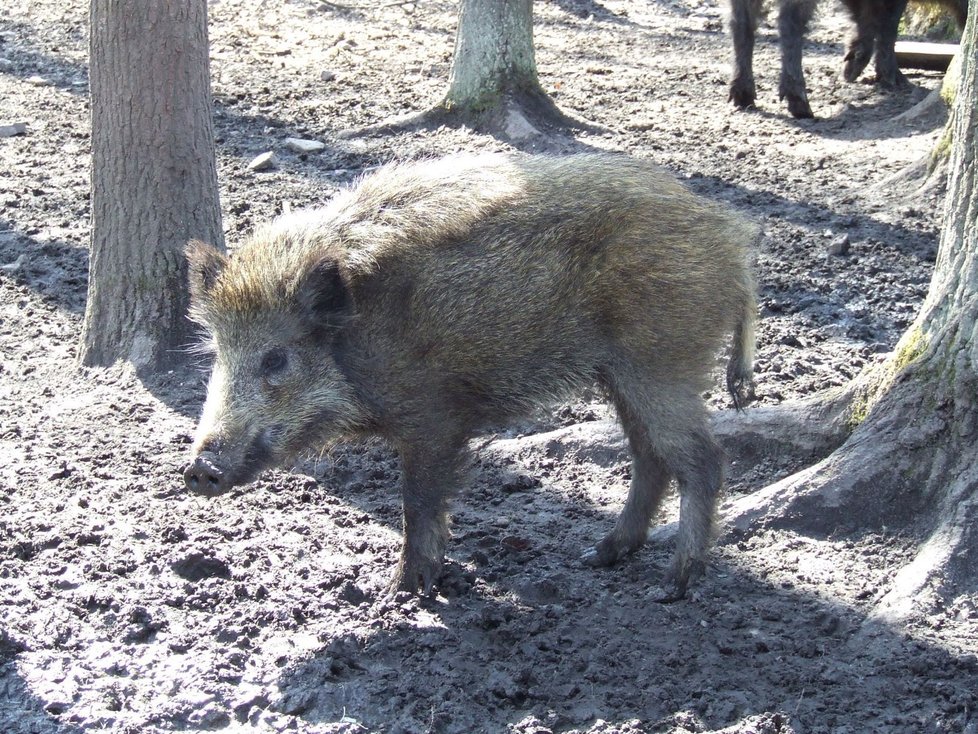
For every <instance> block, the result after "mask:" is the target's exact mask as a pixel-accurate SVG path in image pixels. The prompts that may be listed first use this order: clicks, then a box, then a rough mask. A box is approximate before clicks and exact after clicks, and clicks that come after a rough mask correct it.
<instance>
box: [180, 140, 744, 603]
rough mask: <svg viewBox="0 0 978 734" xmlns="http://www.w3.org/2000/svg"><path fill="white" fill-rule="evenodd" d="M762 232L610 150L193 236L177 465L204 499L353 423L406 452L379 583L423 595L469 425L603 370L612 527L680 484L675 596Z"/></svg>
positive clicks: (457, 164)
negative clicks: (193, 326)
mask: <svg viewBox="0 0 978 734" xmlns="http://www.w3.org/2000/svg"><path fill="white" fill-rule="evenodd" d="M754 236H755V229H754V227H753V226H752V225H750V224H748V223H746V222H745V221H743V220H742V219H741V218H740V217H738V216H736V215H734V214H732V213H731V212H729V211H727V210H725V209H724V208H722V207H720V206H717V205H715V204H713V203H710V202H708V201H706V200H704V199H702V198H700V197H698V196H695V195H693V194H691V193H690V192H688V191H687V190H686V189H685V188H684V187H683V186H681V185H680V184H679V183H677V182H676V181H675V180H674V179H673V178H672V177H671V176H669V175H667V174H666V173H664V172H662V171H661V170H659V169H658V168H656V167H654V166H652V165H649V164H648V163H644V162H641V161H638V160H634V159H632V158H629V157H626V156H620V155H610V154H582V155H572V156H566V157H549V156H532V157H509V156H503V155H486V156H454V157H448V158H443V159H439V160H427V161H421V162H416V163H409V164H401V165H391V166H387V167H384V168H382V169H380V170H378V171H376V172H375V173H373V174H372V175H370V176H367V177H366V178H364V179H362V180H361V181H360V183H359V184H358V185H356V186H355V187H353V188H352V189H350V190H347V191H344V192H342V193H340V194H339V195H337V196H336V197H335V198H334V199H333V200H332V201H331V202H330V203H329V204H328V205H327V206H325V207H324V208H321V209H315V210H310V211H304V212H298V213H292V214H288V215H284V216H282V217H279V218H278V219H276V220H275V221H273V222H272V223H271V224H268V225H266V226H263V227H261V228H260V229H258V230H257V231H256V232H255V233H254V234H253V235H252V236H251V238H250V239H249V240H248V241H247V242H246V243H245V244H244V245H243V246H242V247H241V248H240V249H239V250H237V251H236V252H235V253H234V254H233V255H231V256H230V257H225V256H224V255H222V254H220V253H219V252H217V251H216V250H214V249H213V248H211V247H209V246H208V245H205V244H203V243H200V242H193V243H191V244H190V245H189V246H188V250H187V256H188V263H189V282H190V291H191V315H192V318H194V319H195V320H196V321H197V322H199V323H200V324H202V325H203V326H204V327H205V328H206V330H207V332H209V334H210V338H211V344H212V347H213V351H214V354H215V362H214V367H213V373H212V375H211V378H210V383H209V386H208V394H207V399H206V402H205V405H204V408H203V414H202V417H201V419H200V424H199V427H198V429H197V434H196V438H195V441H194V444H193V460H192V463H191V464H190V466H189V467H188V468H187V469H186V472H185V479H186V484H187V486H188V487H189V489H190V490H192V491H194V492H198V493H203V494H207V495H212V494H218V493H220V492H222V491H224V490H227V489H228V488H230V487H232V486H235V485H240V484H245V483H247V482H250V481H252V480H253V479H254V478H255V477H256V476H257V475H258V474H259V472H261V471H262V470H263V469H265V468H268V467H271V466H273V465H282V464H287V463H288V462H291V461H293V460H295V458H296V457H297V456H299V455H300V454H301V453H302V452H304V451H307V450H310V449H321V448H322V447H323V446H324V445H327V444H330V443H332V442H336V441H339V440H343V439H351V438H357V437H363V436H379V437H381V438H382V439H385V440H386V441H388V442H389V443H390V444H391V445H392V446H393V447H395V448H396V450H397V451H398V453H399V455H400V459H401V463H402V467H403V478H402V486H401V493H402V499H403V511H404V515H403V529H404V543H403V548H402V552H401V558H400V563H399V565H398V567H397V571H396V573H395V575H394V579H393V584H392V589H402V590H408V591H412V592H417V591H421V592H423V593H425V594H427V593H430V592H431V590H432V587H433V585H434V584H435V582H436V581H437V579H438V576H439V572H440V569H441V564H442V557H443V553H444V550H445V545H446V541H447V539H448V537H449V531H448V509H449V501H450V499H451V498H452V496H453V494H454V493H455V492H456V490H457V489H458V488H459V486H460V485H461V484H462V482H463V477H464V472H465V467H466V463H467V461H466V445H467V442H468V441H469V439H471V438H472V437H473V436H474V435H476V434H477V433H479V432H480V431H484V430H486V429H487V428H490V427H498V426H500V425H502V424H505V423H506V422H507V421H512V420H513V419H515V418H518V417H522V416H526V415H527V414H528V413H530V412H531V411H534V410H537V409H539V407H540V406H541V405H547V404H551V403H553V402H555V401H559V400H560V399H561V398H564V397H566V396H569V395H571V394H573V392H574V391H575V390H577V389H580V388H582V387H590V386H593V385H595V384H598V385H600V386H601V387H603V388H604V390H605V391H606V392H607V395H608V397H609V398H610V399H611V401H613V403H614V405H615V407H616V408H617V412H618V415H619V417H620V419H621V422H622V425H623V427H624V430H625V433H626V435H627V438H628V442H629V446H630V450H631V452H632V455H633V460H634V463H633V469H632V480H631V488H630V490H629V494H628V498H627V500H626V502H625V507H624V510H623V511H622V513H621V516H620V517H619V518H618V521H617V523H616V525H615V527H614V529H613V530H612V531H611V532H610V533H609V534H608V535H607V536H606V537H605V538H604V539H603V540H602V541H601V542H599V543H598V544H597V545H596V546H594V548H592V549H591V550H590V551H589V552H588V553H586V554H585V559H586V560H587V562H589V563H591V564H593V565H608V564H611V563H614V562H615V561H617V560H618V559H619V558H621V557H622V556H624V555H625V554H627V553H629V552H631V551H634V550H635V549H637V548H638V547H639V546H641V545H642V543H643V542H644V541H645V538H646V534H647V531H648V526H649V522H650V520H651V519H652V517H653V515H654V514H655V512H656V509H657V508H658V506H659V503H660V500H661V498H662V496H663V493H664V491H665V490H666V488H667V486H668V484H669V482H670V480H671V479H673V478H674V479H676V480H677V484H678V488H679V492H680V494H681V498H682V499H681V510H680V523H679V526H680V529H679V534H678V547H677V549H676V553H675V559H674V562H673V565H672V567H671V571H670V572H669V574H668V577H667V585H666V589H667V593H666V594H665V595H664V596H665V597H666V598H679V597H681V596H682V595H683V594H684V593H685V590H686V586H687V583H688V582H689V580H690V579H691V578H692V577H693V576H695V575H697V574H698V573H699V572H700V571H702V569H703V564H704V561H705V558H706V555H707V552H708V547H709V543H710V540H711V532H712V529H713V525H714V511H715V507H716V502H717V494H718V492H719V491H720V488H721V484H722V480H723V456H722V452H721V450H720V448H719V447H718V446H717V444H716V443H715V441H714V440H713V438H712V436H711V433H710V427H709V424H708V420H707V410H706V407H705V405H704V402H703V398H702V393H703V391H704V389H706V388H707V387H708V386H709V383H710V374H711V369H712V367H713V365H714V364H715V360H716V357H717V353H718V351H719V350H720V349H721V348H722V347H723V345H724V342H725V340H726V339H727V337H729V336H730V335H733V340H732V342H733V343H732V349H731V356H730V359H729V363H728V367H727V387H728V389H729V391H730V393H731V395H732V396H733V399H734V403H735V405H738V406H739V405H742V404H743V403H744V402H746V401H747V400H748V399H749V397H750V395H751V393H752V384H753V383H752V359H753V356H752V355H753V346H754V320H755V312H756V306H755V294H754V283H753V277H752V274H751V270H750V267H749V264H748V259H749V249H750V247H751V244H752V239H753V238H754Z"/></svg>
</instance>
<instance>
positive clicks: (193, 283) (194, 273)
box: [184, 240, 228, 304]
mask: <svg viewBox="0 0 978 734" xmlns="http://www.w3.org/2000/svg"><path fill="white" fill-rule="evenodd" d="M184 254H185V255H186V256H187V280H188V282H189V284H190V302H191V303H198V304H199V303H200V302H201V301H202V300H204V299H206V298H207V293H208V292H209V291H210V289H211V287H212V286H213V285H214V281H215V280H217V276H218V275H220V274H221V271H222V270H224V266H225V265H227V262H228V259H227V258H226V257H225V256H224V255H223V254H221V253H220V252H218V251H217V250H216V249H215V248H213V247H212V246H210V245H208V244H207V243H206V242H201V241H200V240H190V242H188V243H187V247H186V248H185V249H184Z"/></svg>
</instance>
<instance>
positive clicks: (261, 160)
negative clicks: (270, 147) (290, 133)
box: [248, 151, 278, 171]
mask: <svg viewBox="0 0 978 734" xmlns="http://www.w3.org/2000/svg"><path fill="white" fill-rule="evenodd" d="M277 167H278V161H277V160H276V158H275V153H273V152H272V151H267V152H265V153H262V154H261V155H259V156H255V158H253V159H252V161H251V163H249V164H248V170H249V171H270V170H272V169H273V168H277Z"/></svg>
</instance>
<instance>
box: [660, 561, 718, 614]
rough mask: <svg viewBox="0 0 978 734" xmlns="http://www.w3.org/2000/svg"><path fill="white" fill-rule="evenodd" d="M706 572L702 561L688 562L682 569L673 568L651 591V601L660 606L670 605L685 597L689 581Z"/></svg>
mask: <svg viewBox="0 0 978 734" xmlns="http://www.w3.org/2000/svg"><path fill="white" fill-rule="evenodd" d="M705 572H706V564H705V563H704V562H703V561H697V560H693V561H688V562H687V563H686V564H685V565H684V566H683V567H682V568H680V569H677V568H675V567H673V568H672V569H671V570H670V571H669V573H667V574H666V577H665V578H664V579H663V580H662V582H661V583H660V584H659V585H658V587H657V588H656V589H655V590H654V591H653V599H654V600H655V601H657V602H659V603H660V604H671V603H673V602H676V601H681V600H682V599H684V598H685V597H686V590H687V589H688V588H689V584H690V582H691V581H695V580H696V579H698V578H700V577H701V576H702V575H703V574H704V573H705Z"/></svg>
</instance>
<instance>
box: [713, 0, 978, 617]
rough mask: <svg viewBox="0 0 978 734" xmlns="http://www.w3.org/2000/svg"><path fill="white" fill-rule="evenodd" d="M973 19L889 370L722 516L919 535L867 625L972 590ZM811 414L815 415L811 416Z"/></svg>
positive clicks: (977, 95)
mask: <svg viewBox="0 0 978 734" xmlns="http://www.w3.org/2000/svg"><path fill="white" fill-rule="evenodd" d="M974 6H975V3H972V11H974V10H975V8H974ZM974 16H975V12H972V14H971V17H970V18H969V22H968V27H967V29H966V31H965V38H964V43H963V47H962V68H961V83H960V86H959V92H958V97H957V100H956V103H955V106H954V109H953V111H952V125H953V143H952V148H951V158H950V167H949V168H950V172H951V173H950V178H949V183H948V194H947V200H946V208H945V214H944V226H943V230H942V235H941V242H940V249H939V253H938V259H937V264H936V267H935V272H934V275H933V280H932V282H931V286H930V290H929V293H928V296H927V298H926V300H925V303H924V305H923V307H922V308H921V311H920V313H919V315H918V317H917V319H916V321H915V323H914V325H913V326H912V327H911V328H910V329H909V330H908V332H907V333H906V334H905V335H904V336H903V338H902V339H901V341H900V343H899V344H898V345H897V348H896V350H895V351H894V353H893V354H892V355H891V356H890V358H889V360H888V361H887V362H886V364H884V365H883V366H882V367H881V368H877V369H875V370H873V371H872V372H870V373H867V374H866V375H864V376H863V377H862V379H861V380H860V381H859V382H858V384H857V385H856V386H855V387H856V389H851V390H849V391H847V392H846V393H845V397H846V401H845V403H844V411H843V412H844V413H845V415H846V416H848V422H849V425H850V428H851V429H852V430H851V433H849V435H848V438H845V439H844V442H843V443H842V444H841V446H839V448H837V449H836V450H835V451H834V452H832V453H831V454H830V455H829V456H828V457H827V458H825V459H823V460H822V461H819V462H818V463H816V464H815V465H813V466H811V467H809V468H808V469H806V470H804V471H801V472H799V473H798V474H795V475H794V476H791V477H788V478H787V479H785V480H783V481H781V482H778V483H776V484H773V485H771V486H770V487H767V488H765V489H763V490H760V491H759V492H757V493H755V494H753V495H750V496H747V497H744V498H741V499H739V500H738V501H736V502H735V503H734V504H733V506H732V508H731V510H730V512H728V513H727V518H726V519H727V522H728V523H729V524H730V525H732V526H733V527H734V528H736V529H739V530H741V531H745V532H751V531H753V530H754V529H757V528H758V527H763V526H773V527H786V528H795V529H798V530H801V531H803V532H810V533H811V532H814V533H822V534H826V535H828V534H837V533H847V532H859V531H861V530H865V529H880V528H884V527H886V528H889V529H891V530H892V529H895V528H900V529H902V530H904V531H906V532H908V533H911V534H913V535H915V536H916V537H918V538H919V539H920V544H919V547H918V552H917V554H916V558H915V559H914V560H913V561H912V562H911V563H910V564H908V565H907V566H906V567H905V568H904V569H902V570H901V571H900V572H899V573H898V574H897V576H896V578H895V579H894V581H893V584H892V586H891V587H890V590H889V592H888V593H887V594H886V596H885V597H884V598H883V599H882V601H881V602H880V603H879V605H878V606H877V609H876V615H875V616H876V617H879V618H883V619H887V620H897V619H901V618H906V617H907V616H908V615H911V614H915V613H919V612H922V611H925V610H927V609H928V608H929V606H930V605H931V604H935V603H938V602H940V601H942V600H946V599H947V598H948V597H953V596H956V595H957V594H960V593H974V592H975V591H976V590H978V461H976V458H975V457H976V454H978V181H976V176H978V166H976V163H978V161H976V149H978V75H976V71H978V56H976V50H978V44H976V32H978V22H976V21H978V19H976V18H975V17H974ZM838 397H839V396H838V395H836V396H833V398H832V399H830V400H829V401H827V402H826V403H825V404H823V406H822V413H823V414H824V413H825V405H831V406H834V407H833V409H832V411H829V412H830V413H831V414H832V415H838V414H839V413H840V409H839V405H838ZM813 405H815V404H814V403H813ZM808 416H809V417H810V418H811V419H813V420H814V419H817V418H818V417H822V416H819V415H818V412H817V411H815V410H811V411H809V412H808ZM795 417H796V419H797V416H795ZM747 420H748V423H751V419H750V418H748V419H747ZM753 422H754V423H755V424H756V423H757V422H758V421H757V419H754V421H753ZM802 422H803V421H802ZM770 433H772V432H769V433H768V435H770Z"/></svg>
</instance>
